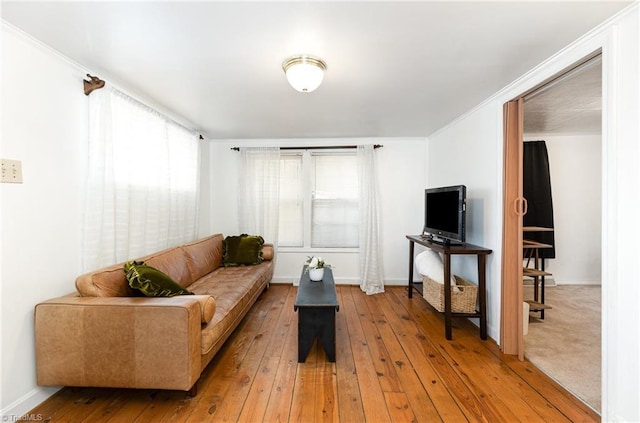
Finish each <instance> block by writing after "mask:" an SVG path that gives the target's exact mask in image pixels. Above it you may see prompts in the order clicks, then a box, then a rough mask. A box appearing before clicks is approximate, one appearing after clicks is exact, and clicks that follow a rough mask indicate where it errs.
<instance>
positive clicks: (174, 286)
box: [124, 261, 193, 297]
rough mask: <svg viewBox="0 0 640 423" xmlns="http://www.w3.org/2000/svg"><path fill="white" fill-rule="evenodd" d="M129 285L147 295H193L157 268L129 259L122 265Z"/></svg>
mask: <svg viewBox="0 0 640 423" xmlns="http://www.w3.org/2000/svg"><path fill="white" fill-rule="evenodd" d="M124 272H125V274H126V275H127V280H128V281H129V286H130V287H131V288H133V289H136V290H138V291H140V292H142V293H143V294H144V295H145V296H147V297H174V296H176V295H193V292H189V291H187V290H186V289H184V288H183V287H181V286H180V284H178V282H176V281H174V280H173V279H171V277H170V276H169V275H167V274H165V273H162V272H161V271H159V270H158V269H156V268H154V267H151V266H148V265H147V264H145V262H143V261H129V262H127V263H125V265H124Z"/></svg>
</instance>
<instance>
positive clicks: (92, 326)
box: [35, 295, 202, 391]
mask: <svg viewBox="0 0 640 423" xmlns="http://www.w3.org/2000/svg"><path fill="white" fill-rule="evenodd" d="M194 297H196V296H191V295H184V296H177V297H171V298H146V297H79V296H68V297H61V298H55V299H52V300H48V301H45V302H43V303H40V304H38V305H36V308H35V338H36V339H35V341H36V369H37V380H38V384H39V385H49V386H95V387H114V388H116V387H117V388H155V389H175V390H185V391H186V390H189V389H191V388H192V386H193V385H194V384H195V383H196V381H197V380H198V377H199V375H200V371H201V351H200V344H201V319H202V311H201V306H200V302H199V299H198V298H194Z"/></svg>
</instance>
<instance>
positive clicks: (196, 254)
mask: <svg viewBox="0 0 640 423" xmlns="http://www.w3.org/2000/svg"><path fill="white" fill-rule="evenodd" d="M223 240H224V237H223V235H222V234H215V235H212V236H210V237H207V238H203V239H200V240H198V241H194V242H191V243H189V244H185V245H183V246H182V250H183V251H184V256H185V258H186V262H187V266H188V267H189V271H190V272H191V278H192V280H193V281H194V282H195V281H197V280H198V279H200V278H201V277H203V276H204V275H206V274H208V273H211V272H213V271H214V270H216V269H217V268H218V267H220V266H221V265H222V241H223Z"/></svg>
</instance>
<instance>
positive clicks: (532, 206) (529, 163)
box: [522, 141, 556, 258]
mask: <svg viewBox="0 0 640 423" xmlns="http://www.w3.org/2000/svg"><path fill="white" fill-rule="evenodd" d="M522 165H523V166H522V172H523V175H522V176H523V186H522V191H523V196H524V198H525V199H526V200H527V203H528V210H527V214H525V215H524V217H523V219H522V224H523V226H541V227H544V228H553V227H554V226H553V201H552V198H551V174H550V173H549V155H548V154H547V145H546V143H545V142H544V141H527V142H525V143H524V150H523V157H522ZM525 236H526V239H531V240H534V241H539V242H542V243H545V244H550V245H552V246H553V248H543V249H540V250H539V254H540V255H539V256H540V258H555V257H556V248H555V239H554V232H528V233H526V234H525Z"/></svg>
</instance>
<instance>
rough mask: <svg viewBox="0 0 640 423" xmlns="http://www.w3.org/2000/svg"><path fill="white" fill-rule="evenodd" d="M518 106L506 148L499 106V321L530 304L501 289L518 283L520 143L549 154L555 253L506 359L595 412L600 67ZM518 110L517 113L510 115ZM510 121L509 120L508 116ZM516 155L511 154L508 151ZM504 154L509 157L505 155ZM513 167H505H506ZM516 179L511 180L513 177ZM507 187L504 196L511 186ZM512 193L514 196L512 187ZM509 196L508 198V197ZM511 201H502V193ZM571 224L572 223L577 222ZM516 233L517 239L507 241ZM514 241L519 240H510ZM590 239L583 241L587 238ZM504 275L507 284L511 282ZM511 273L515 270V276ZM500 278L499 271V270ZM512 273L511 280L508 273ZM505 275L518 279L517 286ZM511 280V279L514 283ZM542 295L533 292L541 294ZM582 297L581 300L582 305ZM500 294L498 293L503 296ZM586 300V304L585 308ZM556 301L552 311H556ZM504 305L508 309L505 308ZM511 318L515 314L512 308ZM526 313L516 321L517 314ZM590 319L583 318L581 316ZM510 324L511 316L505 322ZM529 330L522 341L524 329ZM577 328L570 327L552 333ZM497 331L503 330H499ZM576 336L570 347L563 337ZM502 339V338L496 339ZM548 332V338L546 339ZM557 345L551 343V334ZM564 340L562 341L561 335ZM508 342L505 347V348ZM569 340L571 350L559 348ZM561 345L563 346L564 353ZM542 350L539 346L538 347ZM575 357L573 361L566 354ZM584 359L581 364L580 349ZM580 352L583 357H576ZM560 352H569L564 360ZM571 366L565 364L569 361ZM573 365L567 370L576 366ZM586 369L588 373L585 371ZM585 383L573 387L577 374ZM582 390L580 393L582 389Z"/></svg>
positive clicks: (521, 292)
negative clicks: (536, 144) (521, 362)
mask: <svg viewBox="0 0 640 423" xmlns="http://www.w3.org/2000/svg"><path fill="white" fill-rule="evenodd" d="M520 100H521V101H520V102H519V103H517V102H511V103H512V104H511V106H512V108H515V111H514V110H512V111H511V118H512V119H511V120H512V121H513V122H517V118H518V116H522V118H521V119H522V120H521V121H520V122H519V124H520V127H519V128H517V127H516V128H515V129H514V128H511V136H512V137H517V139H518V140H519V142H518V144H517V145H516V144H512V145H511V149H509V144H507V136H508V135H509V131H508V120H507V113H506V111H507V105H505V193H504V194H505V195H504V201H505V208H504V212H505V214H504V216H505V231H504V236H505V238H507V237H508V236H509V233H507V232H508V231H507V230H506V229H507V226H508V225H509V222H508V220H509V219H511V223H510V224H511V225H512V226H515V227H517V229H516V230H515V231H514V230H512V231H511V232H512V233H511V234H510V236H511V238H512V239H511V240H508V239H505V240H504V241H503V291H506V295H507V297H506V298H505V297H503V317H504V318H506V319H508V312H509V311H508V310H507V314H506V315H505V314H504V313H505V310H504V309H505V308H506V307H505V305H506V304H507V303H508V301H510V300H511V301H514V300H516V298H517V299H519V301H518V302H517V304H523V303H522V301H523V299H524V300H527V299H532V297H533V291H534V290H533V287H532V286H531V285H528V284H526V279H527V278H526V277H525V278H524V280H525V284H524V285H523V284H522V282H519V283H520V285H519V286H517V287H516V286H511V287H509V286H505V281H507V280H519V281H523V278H522V273H521V272H522V263H523V262H522V258H523V255H522V244H521V243H522V232H521V231H522V227H523V216H524V214H525V212H526V209H527V201H526V198H524V197H523V193H522V147H523V143H522V142H523V141H545V143H546V147H547V148H548V150H549V167H550V171H551V172H550V173H551V179H552V181H551V185H552V191H553V198H554V215H555V217H556V224H555V228H554V235H555V238H556V240H557V243H556V245H555V247H556V250H557V252H558V254H557V257H556V258H555V259H547V260H544V262H545V264H546V269H545V270H546V273H547V274H548V276H546V277H544V280H545V283H546V284H545V287H546V298H545V299H544V300H545V301H544V302H545V303H546V304H547V305H548V306H551V307H552V308H551V309H548V310H547V311H545V314H544V319H543V318H542V313H539V312H534V313H528V315H527V314H526V313H522V314H520V316H522V317H520V316H517V317H520V318H521V319H522V320H520V322H518V323H517V324H515V325H514V324H512V325H511V332H509V328H506V334H507V335H509V333H511V334H512V335H513V334H515V337H513V336H512V338H513V342H512V343H511V344H509V343H506V345H507V346H509V345H511V347H512V350H511V351H505V352H508V353H511V354H514V353H517V354H518V355H519V356H520V357H521V358H523V356H526V357H527V358H528V359H529V360H530V361H531V362H532V363H533V364H535V365H536V366H538V367H539V368H541V369H542V370H543V371H544V372H545V373H547V374H548V375H549V376H550V377H552V378H554V379H556V380H557V381H558V382H559V383H560V384H561V385H563V386H565V387H566V388H567V389H568V390H569V391H571V392H573V393H574V394H575V395H576V396H578V397H579V398H581V399H582V400H583V401H585V402H586V403H588V404H589V405H590V406H591V407H592V408H594V409H596V410H598V411H600V389H601V383H600V374H601V372H600V370H601V369H600V367H601V358H600V357H601V342H600V334H601V329H600V328H601V322H600V320H601V312H600V298H601V289H600V279H601V267H600V266H601V264H600V263H601V256H602V254H601V252H602V246H601V242H600V234H601V228H602V227H601V222H602V217H601V215H600V211H601V209H602V195H601V184H602V173H601V163H602V155H601V151H602V128H601V122H602V108H601V105H602V63H601V58H600V55H599V54H594V55H592V56H591V57H589V58H587V59H585V60H584V61H581V63H579V64H576V66H574V67H572V68H571V69H570V70H569V71H567V72H564V73H562V74H561V75H559V76H558V77H556V78H553V79H552V81H551V82H550V83H547V84H545V85H543V86H541V87H538V88H537V89H535V90H532V91H531V92H529V93H527V94H526V95H524V96H523V97H522V99H520ZM518 106H520V107H521V110H518ZM514 116H515V117H514ZM514 149H515V150H517V151H514ZM509 151H511V154H510V155H509V154H508V152H509ZM509 161H511V162H515V161H518V163H517V166H516V167H517V169H516V170H513V169H512V171H511V176H508V169H509ZM513 164H514V163H511V165H512V167H513ZM514 175H515V176H514ZM507 178H511V179H512V181H511V185H512V186H511V191H509V183H508V182H509V181H508V180H507ZM514 184H515V185H516V186H515V187H513V185H514ZM514 188H515V189H514ZM509 192H510V194H509ZM576 216H579V218H578V219H577V218H576ZM514 232H517V233H514ZM516 235H518V236H519V239H517V240H516ZM587 235H588V236H587ZM509 267H511V276H510V277H509V278H507V277H506V276H507V275H509V269H508V268H509ZM517 267H519V269H516V268H517ZM505 268H507V269H505ZM505 270H506V271H505ZM516 270H518V271H519V273H517V272H516ZM513 275H517V276H516V277H515V278H514V276H513ZM516 278H517V279H516ZM539 292H540V291H538V293H539ZM584 294H586V297H585V296H584ZM503 295H505V293H504V292H503ZM585 298H586V299H585ZM554 302H556V303H557V304H554ZM513 304H514V303H512V309H513ZM518 310H519V309H518ZM523 314H524V315H523ZM586 314H588V315H589V317H586V316H585V315H586ZM512 317H513V319H511V320H512V321H514V320H515V317H516V316H515V315H512ZM527 321H528V323H529V325H528V330H529V334H528V335H526V336H523V329H526V328H527ZM572 322H573V323H576V327H573V328H569V327H566V328H561V327H559V325H563V324H566V323H569V324H570V323H572ZM503 330H504V329H503ZM571 332H577V334H576V336H575V338H573V337H569V336H566V334H567V333H571ZM504 333H505V332H504V331H503V334H504ZM553 333H556V337H555V338H554V336H553ZM558 333H559V334H560V336H557V334H558ZM562 334H564V335H565V336H562ZM505 339H506V338H503V340H505ZM565 341H570V342H565ZM563 343H564V344H563ZM545 345H546V346H545ZM572 349H573V354H571V350H572ZM589 349H590V350H592V352H591V353H590V354H587V355H586V356H584V355H583V356H580V355H579V353H580V354H582V353H583V352H585V354H586V350H589ZM582 350H585V351H582ZM565 352H567V353H566V354H565ZM572 357H573V358H574V359H571V358H572ZM577 360H579V361H580V363H579V364H578V365H577V366H575V363H576V361H577ZM585 366H588V368H587V369H585ZM585 374H586V375H590V376H591V377H590V378H587V379H582V380H581V379H580V377H579V376H581V375H585ZM583 388H584V389H583Z"/></svg>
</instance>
